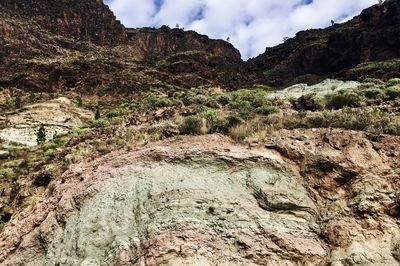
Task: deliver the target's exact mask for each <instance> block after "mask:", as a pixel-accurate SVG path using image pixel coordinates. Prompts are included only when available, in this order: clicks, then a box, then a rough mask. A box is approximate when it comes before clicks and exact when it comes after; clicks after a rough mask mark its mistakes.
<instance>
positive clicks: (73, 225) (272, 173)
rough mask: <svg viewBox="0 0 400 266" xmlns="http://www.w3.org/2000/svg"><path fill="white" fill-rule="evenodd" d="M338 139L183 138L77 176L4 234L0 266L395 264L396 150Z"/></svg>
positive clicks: (327, 134)
mask: <svg viewBox="0 0 400 266" xmlns="http://www.w3.org/2000/svg"><path fill="white" fill-rule="evenodd" d="M305 134H307V135H308V136H307V137H305V138H301V136H304V135H305ZM346 134H347V133H346ZM346 134H343V133H340V132H337V131H328V130H327V131H322V132H315V131H311V130H310V131H309V132H303V131H295V132H294V134H293V138H296V139H295V140H293V141H298V142H303V141H304V142H306V141H310V140H311V139H313V144H308V145H300V144H299V143H297V145H294V146H291V144H290V142H291V141H292V140H291V137H289V136H286V135H285V132H284V131H283V132H282V137H281V138H280V140H279V141H276V140H275V144H276V146H275V147H274V148H273V147H270V148H264V147H262V146H261V145H259V146H254V147H252V148H249V147H247V146H243V145H238V144H234V143H232V142H231V141H230V140H229V139H228V138H226V137H222V136H219V135H209V136H201V137H179V138H178V139H173V140H168V141H163V142H159V143H153V144H149V145H148V146H146V147H142V148H138V149H137V150H135V151H130V152H127V151H126V150H120V151H116V152H112V153H110V154H108V155H106V156H104V157H101V158H98V159H96V160H95V161H93V162H90V163H82V164H77V165H74V166H73V167H71V168H70V170H69V171H67V172H66V173H65V174H64V176H63V178H62V180H55V181H53V183H52V184H50V186H49V187H52V189H51V190H50V189H48V192H47V193H48V195H47V197H45V198H42V199H41V200H40V201H39V202H38V204H37V206H36V208H35V209H34V210H33V211H25V212H22V213H20V214H19V215H16V216H15V217H13V219H12V221H11V222H10V223H9V225H7V227H6V230H4V231H3V233H2V236H1V239H0V250H1V251H0V261H1V264H2V265H325V264H330V265H397V264H398V259H399V255H398V250H399V241H400V234H399V228H398V221H397V217H398V213H396V206H397V205H396V195H397V194H396V193H397V192H396V191H397V182H396V181H395V180H396V175H398V172H396V171H397V170H396V168H395V165H396V163H397V164H398V158H397V157H393V156H392V157H391V156H390V154H389V153H387V151H386V149H387V148H388V147H389V146H391V145H393V143H396V142H393V140H391V139H390V138H387V139H385V140H384V141H382V143H383V144H382V148H381V149H380V151H376V150H375V149H374V148H373V146H372V144H371V142H370V141H368V140H367V139H365V138H364V137H363V136H362V135H360V134H353V133H349V134H350V135H346ZM297 135H299V136H297ZM342 137H351V138H352V142H351V143H350V144H348V145H344V146H341V148H340V149H338V148H337V147H336V148H335V146H336V145H335V143H337V142H340V140H339V139H340V138H342ZM314 144H315V145H316V146H314ZM357 147H362V149H359V150H357ZM317 150H318V151H317ZM361 150H364V152H361V153H359V154H358V153H357V151H361ZM278 151H279V152H278ZM281 154H282V155H284V157H282V155H281ZM306 154H308V155H306ZM367 157H368V158H369V160H370V161H371V163H370V164H369V165H368V164H365V163H364V162H363V160H365V159H366V158H367ZM339 158H341V159H340V160H339ZM397 177H398V176H397ZM346 178H347V179H346Z"/></svg>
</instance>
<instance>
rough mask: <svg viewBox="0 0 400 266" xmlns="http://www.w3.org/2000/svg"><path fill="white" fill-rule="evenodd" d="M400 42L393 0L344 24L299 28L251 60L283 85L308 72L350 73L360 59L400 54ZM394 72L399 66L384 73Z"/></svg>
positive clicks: (399, 10) (399, 6)
mask: <svg viewBox="0 0 400 266" xmlns="http://www.w3.org/2000/svg"><path fill="white" fill-rule="evenodd" d="M399 43H400V1H398V0H389V1H385V2H384V3H383V4H382V5H374V6H372V7H370V8H368V9H366V10H364V11H363V12H362V13H361V15H360V16H357V17H355V18H354V19H352V20H350V21H349V22H346V23H344V24H338V25H334V26H331V27H329V28H327V29H316V30H307V31H302V32H299V33H298V34H297V35H296V37H294V38H292V39H289V40H288V41H286V42H285V43H283V44H281V45H278V46H276V47H273V48H267V49H266V51H265V53H263V54H261V55H259V56H258V57H256V58H254V59H253V60H250V62H251V64H254V67H255V68H256V69H263V70H264V71H266V74H265V75H266V76H265V79H266V81H267V82H268V83H270V84H273V85H278V86H281V85H286V84H288V83H291V82H293V80H294V79H296V78H298V77H301V76H304V75H308V76H307V77H304V80H310V79H311V80H312V79H316V78H318V76H332V75H336V76H342V77H346V70H349V69H352V68H354V67H355V66H357V65H358V64H360V63H364V62H370V61H384V60H389V59H394V58H399V57H400V51H399V49H398V44H399ZM390 74H392V75H394V76H396V75H397V76H398V75H399V69H397V73H396V72H395V73H380V75H381V76H383V75H388V76H390ZM310 75H314V77H312V76H310ZM359 75H361V74H360V73H359ZM315 76H317V77H315Z"/></svg>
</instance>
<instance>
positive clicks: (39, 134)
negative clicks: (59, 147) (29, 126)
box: [37, 124, 46, 144]
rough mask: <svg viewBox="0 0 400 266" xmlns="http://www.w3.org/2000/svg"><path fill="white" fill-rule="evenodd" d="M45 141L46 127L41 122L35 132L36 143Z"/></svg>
mask: <svg viewBox="0 0 400 266" xmlns="http://www.w3.org/2000/svg"><path fill="white" fill-rule="evenodd" d="M45 141H46V128H45V127H44V125H43V124H41V125H40V127H39V130H38V132H37V144H41V143H44V142H45Z"/></svg>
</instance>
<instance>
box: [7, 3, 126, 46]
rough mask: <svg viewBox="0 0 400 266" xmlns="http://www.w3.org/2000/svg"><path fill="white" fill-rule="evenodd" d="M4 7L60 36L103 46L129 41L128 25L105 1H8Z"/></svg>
mask: <svg viewBox="0 0 400 266" xmlns="http://www.w3.org/2000/svg"><path fill="white" fill-rule="evenodd" d="M0 7H3V8H6V9H9V10H11V11H12V12H13V13H15V14H18V16H22V17H25V18H28V19H33V20H34V21H36V22H37V23H39V24H40V25H42V26H43V27H44V28H46V29H49V30H50V31H52V32H54V33H57V34H66V35H68V36H72V37H75V38H77V39H81V40H88V41H91V42H93V43H96V44H99V45H109V44H120V43H125V42H126V41H127V36H126V32H125V28H124V26H123V25H122V24H121V23H120V22H119V21H117V20H116V18H115V16H114V14H113V13H112V12H111V11H110V10H109V8H108V7H107V6H106V5H104V4H103V2H102V1H101V0H89V1H76V0H61V1H51V0H4V1H1V3H0Z"/></svg>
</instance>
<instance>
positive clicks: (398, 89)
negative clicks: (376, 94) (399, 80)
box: [384, 86, 400, 100]
mask: <svg viewBox="0 0 400 266" xmlns="http://www.w3.org/2000/svg"><path fill="white" fill-rule="evenodd" d="M384 92H385V96H386V98H387V99H389V100H395V99H397V98H400V86H394V87H389V88H386V89H385V90H384Z"/></svg>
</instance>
